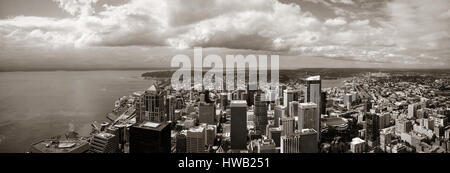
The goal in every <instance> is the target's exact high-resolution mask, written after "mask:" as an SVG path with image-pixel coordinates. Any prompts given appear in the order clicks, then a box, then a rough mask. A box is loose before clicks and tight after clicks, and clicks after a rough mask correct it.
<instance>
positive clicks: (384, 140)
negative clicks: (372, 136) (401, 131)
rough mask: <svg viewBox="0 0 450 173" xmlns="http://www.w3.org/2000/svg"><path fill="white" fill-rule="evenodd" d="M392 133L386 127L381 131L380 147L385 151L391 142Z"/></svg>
mask: <svg viewBox="0 0 450 173" xmlns="http://www.w3.org/2000/svg"><path fill="white" fill-rule="evenodd" d="M391 139H392V134H391V133H389V132H388V130H386V129H382V130H381V131H380V147H381V149H382V150H383V151H384V150H385V148H386V146H388V145H389V144H390V143H391Z"/></svg>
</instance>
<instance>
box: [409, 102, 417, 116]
mask: <svg viewBox="0 0 450 173" xmlns="http://www.w3.org/2000/svg"><path fill="white" fill-rule="evenodd" d="M416 115H417V105H416V104H410V105H408V117H416Z"/></svg>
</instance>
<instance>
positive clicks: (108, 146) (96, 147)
mask: <svg viewBox="0 0 450 173" xmlns="http://www.w3.org/2000/svg"><path fill="white" fill-rule="evenodd" d="M90 143H91V144H90V148H89V151H91V152H94V153H116V152H117V151H118V150H119V137H118V136H117V135H113V134H111V133H105V132H100V133H97V134H95V135H94V136H93V137H92V139H91V142H90Z"/></svg>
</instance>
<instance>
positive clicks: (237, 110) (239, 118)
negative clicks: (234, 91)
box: [230, 100, 247, 149]
mask: <svg viewBox="0 0 450 173" xmlns="http://www.w3.org/2000/svg"><path fill="white" fill-rule="evenodd" d="M230 108H231V110H230V111H231V132H230V138H231V149H247V102H246V101H245V100H233V101H231V104H230Z"/></svg>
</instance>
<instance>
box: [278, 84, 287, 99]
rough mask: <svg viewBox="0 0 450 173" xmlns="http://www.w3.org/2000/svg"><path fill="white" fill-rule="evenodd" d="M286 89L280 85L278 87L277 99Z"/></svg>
mask: <svg viewBox="0 0 450 173" xmlns="http://www.w3.org/2000/svg"><path fill="white" fill-rule="evenodd" d="M286 89H287V86H286V85H280V86H278V97H283V94H284V90H286Z"/></svg>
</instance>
